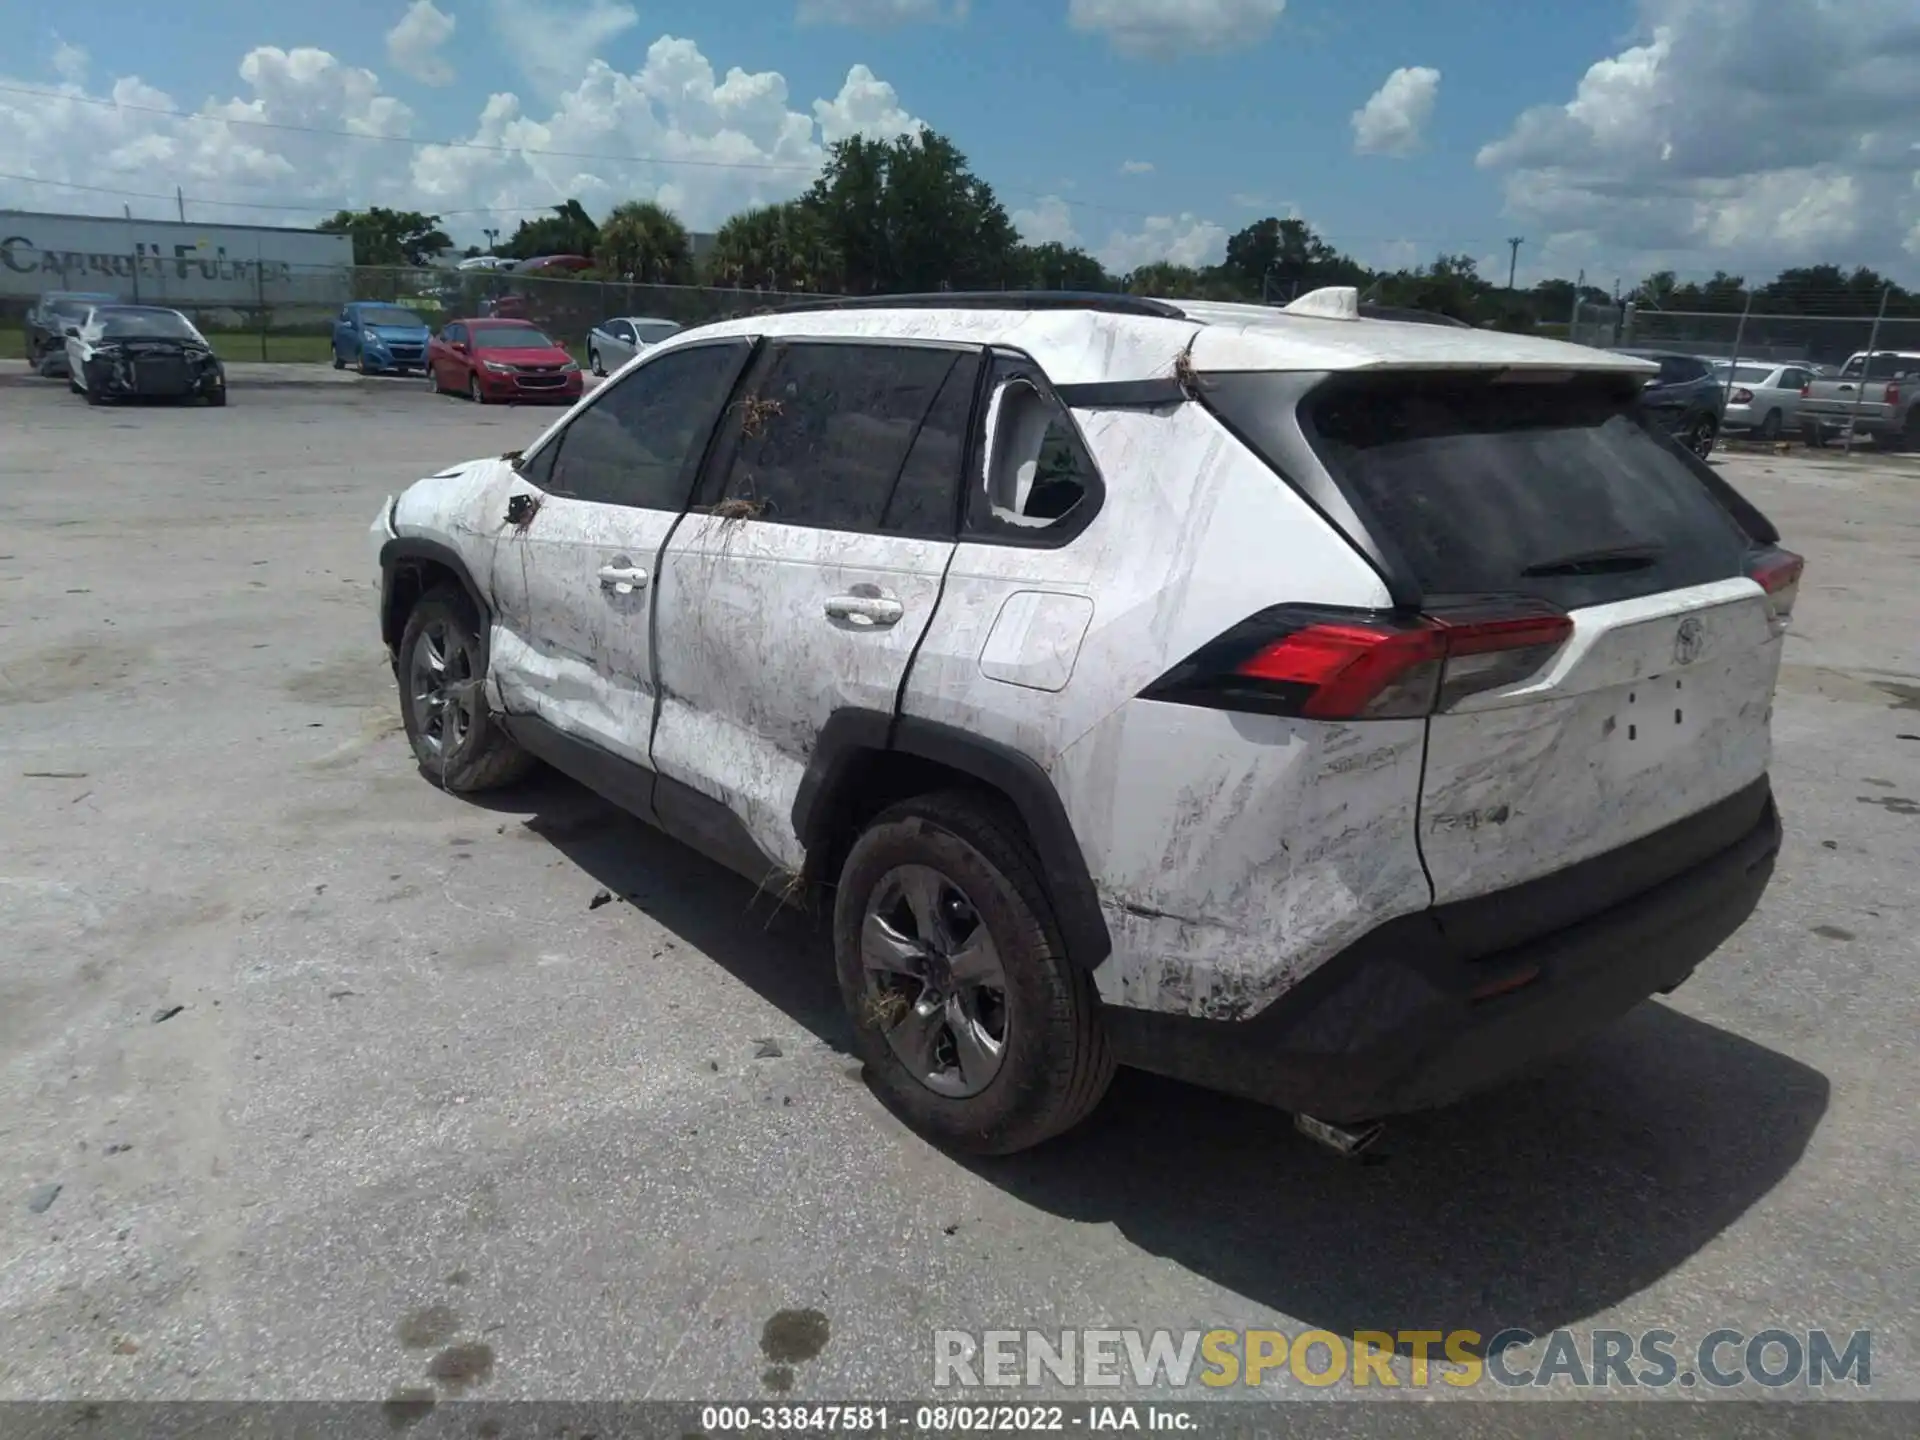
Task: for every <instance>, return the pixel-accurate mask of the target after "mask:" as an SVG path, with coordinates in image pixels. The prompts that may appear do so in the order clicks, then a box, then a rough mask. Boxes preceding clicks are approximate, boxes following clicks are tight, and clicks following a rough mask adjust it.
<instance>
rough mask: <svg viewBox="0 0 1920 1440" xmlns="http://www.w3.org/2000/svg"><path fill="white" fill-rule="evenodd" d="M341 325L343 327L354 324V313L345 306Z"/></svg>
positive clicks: (342, 310) (342, 311)
mask: <svg viewBox="0 0 1920 1440" xmlns="http://www.w3.org/2000/svg"><path fill="white" fill-rule="evenodd" d="M340 323H341V324H342V325H351V324H352V323H353V311H352V310H351V309H349V308H346V307H344V306H343V307H342V308H341V311H340Z"/></svg>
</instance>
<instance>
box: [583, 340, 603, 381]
mask: <svg viewBox="0 0 1920 1440" xmlns="http://www.w3.org/2000/svg"><path fill="white" fill-rule="evenodd" d="M587 368H588V369H589V370H591V371H592V372H593V373H594V374H596V375H604V374H606V373H607V372H606V371H605V370H604V369H602V368H601V366H600V352H599V351H598V350H597V349H595V348H594V347H593V346H591V345H589V346H588V347H587Z"/></svg>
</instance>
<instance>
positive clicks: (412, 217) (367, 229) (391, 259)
mask: <svg viewBox="0 0 1920 1440" xmlns="http://www.w3.org/2000/svg"><path fill="white" fill-rule="evenodd" d="M317 228H318V229H320V230H322V231H324V232H325V233H326V234H329V235H351V236H352V237H353V263H354V264H356V265H425V264H426V263H427V262H428V261H430V260H431V259H433V257H434V256H436V255H438V254H440V253H441V252H442V251H443V250H451V249H452V248H453V240H452V239H451V238H450V237H449V236H448V235H447V234H446V232H445V231H443V230H441V229H440V217H439V216H438V215H422V214H421V213H420V212H419V211H418V210H387V209H383V208H382V207H380V206H378V205H375V206H374V207H373V208H371V209H369V210H341V211H338V212H337V213H335V214H334V215H332V216H331V217H329V218H328V219H325V220H322V221H321V222H320V224H319V226H318V227H317Z"/></svg>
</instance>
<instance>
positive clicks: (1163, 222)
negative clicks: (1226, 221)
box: [1096, 214, 1227, 275]
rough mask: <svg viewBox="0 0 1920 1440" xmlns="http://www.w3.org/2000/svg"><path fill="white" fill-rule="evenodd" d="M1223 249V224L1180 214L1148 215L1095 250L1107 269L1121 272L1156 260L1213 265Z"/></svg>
mask: <svg viewBox="0 0 1920 1440" xmlns="http://www.w3.org/2000/svg"><path fill="white" fill-rule="evenodd" d="M1226 249H1227V231H1226V227H1225V226H1223V225H1215V224H1214V223H1213V222H1212V221H1210V220H1202V219H1200V218H1199V217H1197V216H1195V215H1191V214H1184V215H1180V216H1177V217H1176V216H1172V215H1153V216H1149V217H1148V218H1147V221H1146V223H1145V224H1144V225H1142V226H1141V227H1140V228H1139V229H1138V230H1136V231H1134V232H1132V233H1131V234H1129V233H1127V232H1125V231H1120V230H1116V231H1114V232H1113V233H1112V234H1111V235H1109V236H1108V237H1107V243H1106V244H1105V245H1103V246H1101V247H1100V249H1099V251H1098V252H1096V253H1097V254H1098V256H1099V259H1100V263H1101V264H1103V265H1105V266H1106V267H1107V269H1109V270H1111V271H1113V272H1114V273H1115V274H1116V275H1124V274H1125V273H1126V272H1127V271H1129V270H1137V269H1139V268H1140V267H1141V266H1142V265H1150V264H1152V263H1153V262H1154V261H1156V260H1167V261H1171V262H1172V263H1173V264H1175V265H1193V266H1202V265H1217V264H1219V263H1220V261H1221V260H1222V259H1224V258H1225V256H1226Z"/></svg>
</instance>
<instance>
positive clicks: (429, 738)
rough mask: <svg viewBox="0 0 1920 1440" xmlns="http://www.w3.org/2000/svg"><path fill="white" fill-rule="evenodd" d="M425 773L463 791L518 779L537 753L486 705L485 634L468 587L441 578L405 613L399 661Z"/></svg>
mask: <svg viewBox="0 0 1920 1440" xmlns="http://www.w3.org/2000/svg"><path fill="white" fill-rule="evenodd" d="M395 669H396V674H397V677H398V679H399V682H400V714H401V719H402V721H403V722H404V724H405V725H406V730H407V741H408V743H409V744H411V745H412V746H413V758H414V760H415V761H416V762H418V764H419V766H420V773H421V774H422V775H424V776H426V777H427V779H429V780H431V781H432V782H433V783H434V784H436V785H438V786H439V787H440V788H441V789H443V790H451V791H453V792H455V793H457V794H465V793H470V792H472V791H476V790H491V789H494V788H496V787H497V786H501V785H506V784H509V783H511V782H512V781H514V780H517V779H519V778H520V777H521V776H522V775H524V774H525V773H526V772H527V770H528V769H529V768H530V767H531V766H532V763H533V761H532V758H531V757H530V756H529V755H528V754H527V753H526V751H524V750H522V749H521V748H520V747H519V746H518V745H516V744H514V742H513V739H512V737H510V736H509V735H508V734H507V733H506V731H505V730H503V729H501V728H500V725H499V724H498V722H497V721H495V719H494V718H493V716H492V715H491V714H489V713H488V711H487V702H486V691H485V685H486V678H487V642H486V634H485V631H484V628H483V627H482V626H481V624H480V620H479V617H478V616H477V615H476V614H475V613H474V608H473V603H472V602H471V601H470V600H468V599H467V596H466V592H464V591H462V590H460V589H458V588H456V587H454V586H451V585H443V586H441V587H440V588H438V589H436V590H432V591H429V592H428V593H427V594H426V595H425V596H423V597H422V598H421V600H420V602H419V603H418V604H417V605H415V606H414V607H413V610H412V612H411V613H410V614H409V615H408V616H407V623H406V627H405V628H404V629H403V630H402V631H401V634H400V653H399V657H398V664H397V665H396V667H395Z"/></svg>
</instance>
